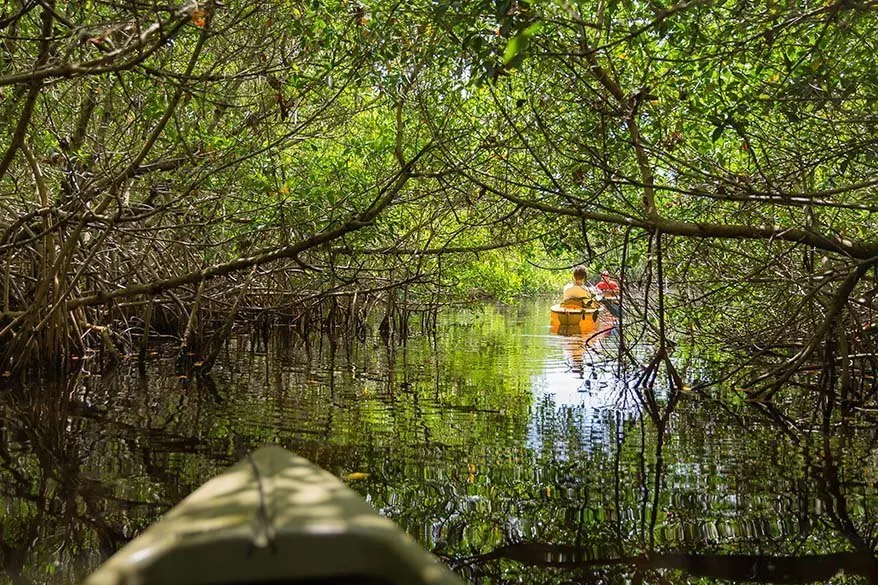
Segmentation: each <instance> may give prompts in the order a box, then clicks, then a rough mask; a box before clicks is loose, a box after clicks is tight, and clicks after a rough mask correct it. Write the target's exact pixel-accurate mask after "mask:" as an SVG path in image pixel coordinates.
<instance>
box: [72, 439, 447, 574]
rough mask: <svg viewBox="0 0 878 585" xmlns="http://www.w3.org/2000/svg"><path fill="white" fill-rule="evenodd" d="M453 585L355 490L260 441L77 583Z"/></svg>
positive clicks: (438, 566) (429, 557) (437, 564)
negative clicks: (255, 449)
mask: <svg viewBox="0 0 878 585" xmlns="http://www.w3.org/2000/svg"><path fill="white" fill-rule="evenodd" d="M129 583H137V584H138V585H150V584H153V583H163V584H166V585H213V584H218V583H223V584H229V585H232V584H237V585H243V584H244V583H247V584H268V583H271V584H272V585H293V584H296V585H306V584H307V585H319V584H329V583H332V584H333V585H342V584H353V583H361V584H369V585H404V584H405V585H408V584H412V585H418V584H423V585H427V584H429V585H461V581H460V580H459V579H458V578H457V577H456V576H455V575H454V574H453V573H452V572H451V571H450V570H449V569H448V568H446V567H445V566H444V565H442V564H441V563H440V562H439V560H438V559H436V558H435V557H434V556H433V555H431V554H429V553H428V552H426V551H425V550H424V549H422V548H421V547H420V546H419V545H418V544H417V543H416V542H415V541H414V540H413V539H412V538H411V537H409V536H408V535H407V534H406V533H405V532H403V531H402V530H401V529H400V528H399V527H398V526H396V525H395V524H394V523H393V522H392V521H390V520H388V519H387V518H383V517H381V516H379V515H378V514H377V513H376V512H375V511H374V510H373V509H372V508H371V507H370V506H369V504H368V503H366V501H365V500H363V499H362V498H361V497H360V496H359V494H357V493H356V492H354V491H353V490H351V489H350V488H348V487H347V486H346V485H344V484H343V483H342V482H341V481H340V480H339V479H337V478H336V477H335V476H333V475H332V474H330V473H329V472H327V471H325V470H323V469H321V468H319V467H317V466H316V465H313V464H312V463H311V462H309V461H308V460H306V459H304V458H302V457H298V456H296V455H293V454H292V453H290V452H288V451H286V450H284V449H282V448H280V447H277V446H268V447H263V448H261V449H259V450H257V451H255V452H254V453H253V454H252V455H250V456H248V457H247V458H246V459H244V460H243V461H241V462H240V463H238V464H237V465H235V466H234V467H232V468H230V469H229V470H228V471H226V472H225V473H223V474H222V475H220V476H218V477H215V478H214V479H211V480H210V481H208V482H207V483H205V484H204V485H202V486H201V487H200V488H198V489H197V490H196V491H195V492H193V493H192V494H191V495H190V496H189V497H187V498H186V499H184V500H183V501H182V502H181V503H180V504H179V505H177V506H176V507H174V508H173V509H172V510H171V511H170V512H168V513H167V514H166V515H165V516H164V517H163V518H161V519H160V520H158V521H157V522H156V523H154V524H153V525H151V526H150V527H149V528H147V529H146V530H145V531H144V532H143V534H141V535H140V536H138V537H137V538H135V539H134V540H133V541H131V542H130V543H128V545H126V546H125V547H123V548H122V549H121V550H120V551H119V552H118V553H116V554H115V555H114V556H113V557H111V558H110V559H109V560H108V561H107V562H106V563H104V564H103V565H102V566H101V567H100V568H99V569H98V570H97V571H96V572H95V573H93V574H92V575H91V576H90V577H89V578H88V579H87V580H86V582H85V585H122V584H129Z"/></svg>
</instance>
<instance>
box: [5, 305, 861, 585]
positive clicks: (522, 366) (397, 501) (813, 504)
mask: <svg viewBox="0 0 878 585" xmlns="http://www.w3.org/2000/svg"><path fill="white" fill-rule="evenodd" d="M547 306H548V305H547V304H546V303H541V302H534V303H532V304H528V305H524V306H521V307H517V308H513V309H502V310H495V309H493V308H487V309H485V310H484V311H460V312H456V313H451V312H449V313H448V314H447V315H445V317H444V321H443V323H442V324H441V328H440V334H439V335H437V336H435V337H432V336H431V337H418V336H414V335H412V336H410V337H409V339H408V344H407V345H406V346H388V345H385V344H384V343H382V342H381V340H380V339H367V340H366V341H365V342H363V343H343V342H341V343H336V342H330V341H328V340H326V339H313V340H309V343H308V345H307V347H305V346H303V345H302V342H301V341H300V340H298V341H297V339H298V338H296V337H293V336H285V335H283V334H281V333H282V332H278V334H277V335H274V336H272V337H271V338H270V339H268V340H264V339H261V338H258V339H257V338H250V337H246V336H239V337H236V338H234V339H233V340H232V342H231V343H230V345H229V348H228V350H227V352H226V353H225V354H224V355H222V356H220V358H219V360H218V362H217V364H216V366H215V368H214V372H213V375H212V377H211V378H204V379H198V378H197V377H192V378H189V377H186V376H181V375H179V374H178V373H176V372H175V370H174V360H173V354H170V355H169V356H168V357H167V358H164V357H162V356H156V357H155V358H154V360H153V362H152V363H151V364H150V367H149V368H147V375H146V377H140V376H138V375H137V372H136V369H134V368H132V370H131V371H127V370H125V369H124V368H123V369H120V370H118V371H116V372H113V373H111V374H107V375H104V376H97V375H84V374H83V375H80V376H77V377H74V378H71V379H69V380H68V381H67V382H66V383H65V384H64V385H62V386H42V387H39V388H35V387H30V388H13V389H6V390H4V391H3V392H0V490H2V496H3V502H4V509H3V515H2V517H0V561H2V567H3V571H2V576H0V583H6V582H9V583H16V584H18V583H43V582H46V583H74V582H78V581H80V580H81V579H82V577H83V576H84V575H85V574H87V573H88V572H89V571H90V570H91V569H93V568H94V567H95V566H96V565H97V564H99V563H100V562H101V561H102V560H103V559H104V558H106V557H107V556H108V555H109V554H110V553H112V552H113V551H115V550H117V549H118V548H119V547H120V546H121V545H122V544H123V543H124V542H126V541H127V540H129V539H130V538H132V537H133V536H134V535H135V534H137V533H139V532H140V531H142V530H143V529H144V528H145V527H146V526H147V525H149V524H150V523H151V522H152V521H154V520H155V519H156V518H157V517H158V516H159V515H160V514H161V513H163V512H164V511H165V510H167V509H168V508H169V507H171V506H172V505H174V504H175V503H177V502H178V501H179V500H180V499H182V498H183V497H184V496H185V495H187V494H188V493H190V492H191V491H192V490H194V489H195V488H196V487H197V486H198V485H200V484H201V483H203V482H204V481H206V480H207V479H209V478H210V477H212V476H214V475H216V473H217V472H218V471H220V470H221V469H223V468H225V467H226V466H227V465H229V464H231V463H232V462H234V461H236V460H238V459H239V458H241V457H242V456H244V455H245V454H246V453H248V452H249V451H251V450H253V449H254V448H256V447H258V446H260V445H262V444H265V443H277V444H280V445H283V446H285V447H287V448H289V449H291V450H293V451H295V452H297V453H299V454H301V455H303V456H305V457H307V458H309V459H311V460H312V461H314V462H315V463H317V464H319V465H321V466H322V467H324V468H326V469H328V470H329V471H331V472H332V473H334V474H336V475H338V476H340V477H342V478H345V479H346V481H348V482H349V483H350V485H351V486H352V487H354V488H355V489H356V490H357V491H359V492H360V493H361V494H362V495H363V496H364V497H365V498H366V499H367V501H369V502H370V504H371V505H372V506H373V507H374V508H375V509H377V510H379V511H380V512H381V513H382V514H384V515H386V516H389V517H391V518H392V519H394V520H395V521H396V522H397V523H398V524H400V525H401V526H402V527H403V528H405V529H406V530H407V531H408V532H409V533H410V534H412V535H413V536H414V537H415V538H416V539H417V540H418V541H419V542H420V543H421V544H422V545H423V546H424V547H425V548H427V549H428V550H431V551H433V552H435V553H436V554H438V555H439V556H440V557H442V558H443V559H444V560H445V561H446V562H447V563H448V564H449V565H451V566H452V567H453V568H455V569H456V570H457V571H458V572H459V573H460V574H461V575H462V576H464V577H465V578H466V579H468V580H469V581H470V582H473V583H518V582H527V583H570V582H587V583H591V582H595V583H597V582H606V583H628V582H635V583H636V582H641V583H646V582H650V583H652V582H656V583H689V582H704V583H712V582H717V581H721V582H729V581H731V582H759V583H814V582H819V583H822V582H838V583H842V582H845V583H846V582H851V581H850V579H854V581H853V582H865V583H876V582H878V572H876V560H875V552H874V551H875V546H876V538H878V518H876V516H875V514H874V510H875V509H876V508H875V503H876V499H878V495H876V491H878V485H876V482H878V456H876V450H875V449H874V446H875V439H876V432H875V430H876V429H875V424H874V420H870V419H869V416H870V415H869V413H867V412H866V413H864V414H863V415H862V416H860V417H859V418H857V417H840V416H838V413H837V411H836V407H835V404H834V403H833V402H832V401H828V400H819V399H814V398H810V397H803V398H801V399H800V400H799V401H791V402H790V403H789V404H784V405H783V409H782V410H781V408H780V407H778V408H773V407H770V406H767V405H764V404H758V403H739V404H734V403H729V402H728V401H724V402H721V401H719V400H717V399H716V398H715V397H712V396H709V395H706V394H695V393H690V392H687V391H685V389H684V387H683V386H682V385H679V384H675V383H674V373H675V370H673V368H671V367H669V366H668V364H664V362H663V361H662V358H661V356H659V358H658V359H656V357H655V356H656V355H659V354H658V352H657V351H656V348H648V347H639V348H623V347H620V336H619V334H618V331H617V330H616V329H615V328H614V326H613V323H612V321H607V322H603V323H601V324H598V325H597V326H596V328H595V329H594V330H593V331H592V332H588V333H583V334H578V335H573V336H562V335H555V334H553V333H552V331H551V330H550V326H549V323H548V322H547V319H546V314H547ZM622 351H626V352H635V354H636V355H635V357H637V358H638V360H639V363H641V364H643V365H641V366H630V365H624V364H623V362H621V361H620V360H619V359H618V357H619V355H620V354H621V353H622ZM625 363H630V362H627V361H626V362H625ZM663 364H664V365H663ZM841 573H844V576H841V575H840V574H841ZM836 575H839V576H836ZM846 579H847V580H846Z"/></svg>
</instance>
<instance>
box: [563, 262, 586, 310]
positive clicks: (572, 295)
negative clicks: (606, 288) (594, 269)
mask: <svg viewBox="0 0 878 585" xmlns="http://www.w3.org/2000/svg"><path fill="white" fill-rule="evenodd" d="M587 274H588V272H587V271H586V270H585V266H581V265H580V266H577V267H576V268H574V269H573V282H571V283H568V284H566V285H564V301H563V302H562V303H561V304H562V305H564V306H565V307H586V308H589V307H591V306H592V304H593V303H594V295H593V294H592V292H591V291H590V290H588V288H586V286H585V277H586V275H587Z"/></svg>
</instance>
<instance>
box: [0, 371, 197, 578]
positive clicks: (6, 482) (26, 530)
mask: <svg viewBox="0 0 878 585" xmlns="http://www.w3.org/2000/svg"><path fill="white" fill-rule="evenodd" d="M116 382H117V381H116V380H112V379H109V378H108V379H107V380H104V381H103V382H102V383H98V384H94V385H92V382H91V381H89V380H87V379H84V378H81V377H74V378H72V379H70V380H69V381H68V382H67V383H66V385H53V384H48V385H46V386H45V387H43V388H41V389H40V391H39V392H29V391H26V390H22V389H7V390H5V391H3V392H0V401H2V408H3V411H4V416H3V417H2V418H0V493H2V498H3V500H4V503H5V505H6V506H7V514H6V515H5V516H3V517H2V518H0V561H2V567H3V569H4V572H5V574H6V575H9V578H10V579H11V580H12V582H13V583H29V582H31V581H32V580H33V581H39V582H42V581H45V580H46V579H48V578H51V579H58V580H60V581H62V582H79V581H81V580H82V579H83V578H84V577H85V574H86V572H87V571H90V570H91V568H93V567H94V566H95V564H96V563H97V562H100V561H101V560H102V559H104V558H106V557H107V556H109V555H110V554H112V553H113V552H115V551H116V550H117V549H118V548H119V547H120V546H121V545H122V544H124V543H125V542H126V541H127V540H129V539H130V538H131V536H133V535H134V534H136V533H137V532H139V531H140V530H142V529H143V528H144V527H145V526H146V525H147V524H148V523H149V522H151V521H152V520H153V519H155V518H156V517H157V516H158V514H159V513H160V512H161V511H163V510H164V509H166V508H167V507H169V505H171V504H172V503H174V502H176V501H177V500H179V499H180V497H182V495H180V492H181V491H182V492H183V495H185V493H186V492H188V491H189V490H190V489H191V486H188V485H186V486H184V487H183V488H182V489H181V488H180V486H179V485H178V484H179V483H180V482H181V479H180V476H179V470H178V471H177V473H174V472H173V471H171V470H169V467H170V466H169V465H168V458H169V454H171V453H175V452H178V451H180V450H181V449H187V448H189V449H192V448H194V445H191V444H190V445H188V447H187V446H185V443H186V439H185V437H182V436H181V435H179V434H177V433H176V432H175V428H176V427H177V425H178V424H181V423H180V422H179V421H180V420H181V419H182V420H183V423H182V424H183V425H186V424H189V423H190V422H191V419H189V418H188V417H189V415H188V413H187V412H186V411H187V405H185V404H181V402H180V399H179V396H182V395H183V394H181V393H179V392H178V393H175V394H171V396H175V398H172V399H171V400H169V401H168V402H169V403H170V404H172V405H173V406H171V407H170V408H168V409H166V410H165V409H162V408H156V407H155V406H156V405H152V406H153V407H152V408H149V407H133V406H132V405H130V404H129V405H128V407H129V408H130V410H128V411H127V412H123V411H125V410H126V409H125V408H122V409H121V411H120V410H118V409H115V410H112V411H111V410H110V409H107V408H105V407H103V406H99V405H100V404H101V403H105V402H107V400H108V396H107V392H111V391H112V392H118V391H119V390H120V388H119V387H118V384H117V383H116ZM86 388H87V389H88V390H86ZM132 390H134V391H135V392H137V391H143V390H144V388H143V387H137V386H136V385H135V386H134V388H133V389H132ZM153 394H159V395H161V394H162V392H161V389H160V390H159V392H155V391H154V392H153ZM115 398H116V399H117V400H118V402H121V403H125V400H124V399H119V397H118V396H116V397H115ZM144 400H147V399H144ZM147 404H148V402H147ZM139 417H142V419H143V420H141V421H140V423H139V424H132V423H131V422H127V420H134V419H137V418H139ZM126 468H127V470H128V471H127V472H126ZM132 470H137V473H135V475H136V476H137V477H136V478H133V477H128V475H130V474H131V471H132ZM108 478H112V479H108ZM184 481H185V480H184ZM52 575H54V577H51V576H52ZM0 582H2V581H0Z"/></svg>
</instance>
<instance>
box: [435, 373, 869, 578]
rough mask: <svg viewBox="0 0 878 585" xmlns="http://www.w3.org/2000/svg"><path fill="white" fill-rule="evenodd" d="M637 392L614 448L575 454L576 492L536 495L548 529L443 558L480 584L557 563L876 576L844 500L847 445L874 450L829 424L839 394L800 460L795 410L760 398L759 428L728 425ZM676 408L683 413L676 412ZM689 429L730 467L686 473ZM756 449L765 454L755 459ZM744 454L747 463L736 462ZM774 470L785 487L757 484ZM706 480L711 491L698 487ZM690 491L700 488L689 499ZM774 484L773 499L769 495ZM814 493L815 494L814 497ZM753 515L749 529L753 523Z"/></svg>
mask: <svg viewBox="0 0 878 585" xmlns="http://www.w3.org/2000/svg"><path fill="white" fill-rule="evenodd" d="M638 395H639V398H640V403H641V405H642V411H643V412H642V414H641V416H640V418H639V419H638V420H636V421H628V422H621V423H620V425H619V426H618V428H617V429H616V433H615V437H616V440H615V441H613V442H612V445H611V446H610V448H611V449H612V453H611V454H609V455H606V454H604V453H602V452H601V451H597V452H595V451H592V452H586V453H582V454H580V456H581V457H582V459H581V460H580V461H578V462H577V463H576V464H575V465H574V466H573V473H574V474H576V475H577V476H578V477H579V481H578V483H576V484H575V486H574V488H573V489H572V492H571V495H570V496H569V497H568V498H566V499H562V500H561V501H558V500H551V499H549V500H547V501H544V502H541V503H537V504H535V505H534V506H533V509H531V510H530V513H532V514H533V517H532V521H533V523H539V524H542V526H543V527H542V528H541V529H539V530H535V531H531V533H530V534H526V535H524V536H522V535H520V534H519V535H512V536H511V537H507V538H505V539H504V540H503V541H502V542H501V543H499V544H497V545H494V546H489V547H482V548H478V547H475V548H471V549H470V550H469V551H468V552H467V551H466V549H465V548H463V547H459V548H458V549H457V550H456V551H447V552H446V555H445V556H446V558H447V559H448V560H449V562H450V563H451V564H453V565H456V566H457V567H458V568H459V569H460V571H461V572H462V573H464V574H466V575H467V576H469V577H470V578H472V579H473V581H474V582H481V581H482V580H483V579H489V580H492V581H491V582H494V581H493V580H496V582H512V581H514V580H515V578H523V579H525V580H528V579H533V578H535V576H536V575H542V576H545V575H546V574H547V573H545V571H550V574H557V575H564V577H563V578H565V579H569V578H573V579H574V580H576V579H581V580H582V581H583V582H592V581H593V580H595V579H598V580H600V579H603V580H606V581H607V582H630V580H631V579H633V580H634V581H635V582H656V583H662V582H666V583H672V582H673V583H677V582H681V583H682V582H688V579H689V578H692V577H701V578H710V579H723V580H730V581H748V582H761V583H815V582H827V581H829V580H831V579H832V578H833V577H834V576H835V575H836V574H838V573H844V574H847V575H855V576H859V577H861V578H865V580H866V581H867V582H869V583H878V563H876V556H875V546H876V540H875V538H876V534H875V527H876V525H875V524H874V521H873V520H870V518H869V515H868V512H867V510H868V506H866V505H860V503H859V501H858V502H857V503H856V504H854V505H853V506H852V505H851V502H850V498H851V496H856V495H861V494H858V492H857V491H856V489H857V488H856V485H857V480H856V475H857V473H858V472H859V469H860V467H859V466H857V465H856V463H853V464H847V465H845V463H846V462H847V461H846V460H845V459H844V458H842V457H840V455H839V454H843V453H849V452H853V453H857V452H863V449H864V448H867V447H866V446H864V445H862V444H857V443H856V442H855V440H854V438H853V437H852V436H851V435H850V434H846V431H845V429H843V428H842V429H839V428H838V425H837V424H835V422H834V423H833V424H827V423H826V421H827V420H830V419H832V420H833V421H835V420H836V419H833V418H832V417H833V415H832V413H831V412H830V413H828V414H827V411H828V410H831V409H832V408H833V406H832V405H833V403H832V402H831V401H826V402H825V403H824V410H823V412H822V416H823V424H822V425H820V426H821V427H822V428H821V431H820V437H819V440H818V441H817V443H816V446H814V447H813V448H812V447H810V446H809V447H808V448H807V449H806V451H805V461H804V462H802V464H801V466H800V465H798V464H797V463H796V461H797V460H796V459H795V454H796V453H800V452H801V449H802V448H803V446H805V445H811V444H812V442H813V441H812V437H810V436H808V435H806V434H804V433H803V432H802V431H799V430H797V429H798V428H799V427H800V426H801V425H796V424H792V425H791V424H790V420H789V416H785V417H783V416H780V417H779V416H778V413H776V412H775V413H774V414H773V415H772V414H769V413H770V412H771V410H772V409H771V407H767V406H766V405H764V404H759V405H754V406H756V407H757V408H758V409H759V410H758V412H759V413H760V414H759V415H758V416H759V418H758V419H755V420H750V421H748V422H747V423H746V424H747V425H751V426H754V427H755V430H754V429H748V428H747V426H746V425H741V426H740V427H738V426H734V427H733V428H729V427H728V423H727V422H723V421H711V420H710V415H709V414H708V413H704V412H703V411H702V412H700V413H698V415H697V416H695V417H694V422H692V423H691V424H690V421H689V418H690V417H692V416H693V413H692V412H689V411H690V410H692V409H703V408H704V407H705V406H709V404H703V403H701V402H696V401H695V400H694V399H692V400H679V399H675V398H674V397H673V396H671V397H669V398H666V399H663V400H660V399H657V398H656V395H655V393H653V392H651V389H650V387H649V386H648V385H643V384H642V383H641V386H640V387H639V389H638ZM680 405H683V412H676V410H678V409H679V407H680ZM754 412H757V411H754ZM736 417H737V415H736ZM738 418H739V417H738ZM836 422H837V421H836ZM766 423H767V424H766ZM780 425H782V426H780ZM691 433H703V434H704V435H706V436H707V437H709V439H710V440H709V441H708V439H707V438H705V439H703V442H704V445H705V448H710V447H712V446H713V444H716V443H719V444H722V445H724V446H725V447H726V449H727V451H724V452H723V455H725V456H729V455H731V456H732V460H731V461H729V463H728V465H729V467H727V468H725V469H724V468H723V467H722V463H721V462H720V463H719V465H720V466H719V467H711V468H709V469H707V470H706V473H704V472H702V471H699V470H698V469H687V467H686V466H687V465H689V464H687V463H686V459H687V457H686V451H685V449H686V447H685V445H686V444H695V445H697V444H698V443H699V439H698V438H697V437H693V436H692V435H691ZM678 434H682V435H684V436H683V437H680V436H677V435H678ZM791 434H793V435H794V437H793V438H791ZM638 435H639V436H638ZM767 437H773V439H767ZM766 441H775V444H776V447H775V448H776V449H778V453H777V455H776V457H777V460H776V461H772V460H771V457H774V456H773V455H771V451H772V447H771V443H766ZM668 445H673V449H672V450H671V451H670V455H667V454H666V453H665V451H666V450H667V447H668ZM754 448H755V452H754ZM754 456H755V457H757V458H758V457H760V456H761V457H764V458H766V459H763V460H762V461H759V460H758V459H756V460H754ZM694 459H695V460H699V457H697V456H696V457H694ZM739 460H740V461H749V462H751V463H750V465H749V466H748V467H743V468H738V467H737V466H735V463H736V462H737V461H739ZM790 464H792V466H790ZM778 470H783V476H784V477H783V478H775V480H779V482H780V483H772V484H768V485H765V484H763V485H762V488H763V490H764V491H763V492H762V494H764V495H763V496H762V497H760V492H759V491H758V488H759V485H760V482H764V481H765V479H768V478H769V477H771V476H772V475H774V474H777V471H778ZM717 473H718V475H715V474H717ZM590 474H597V477H596V476H595V475H590ZM800 474H805V475H804V477H802V476H801V475H800ZM729 475H730V477H728V476H729ZM760 478H761V479H760ZM681 481H683V482H684V483H682V484H681V483H680V482H681ZM702 481H703V482H706V483H704V484H701V483H700V482H702ZM716 481H719V482H720V483H719V484H718V485H717V484H715V483H714V482H716ZM731 481H735V482H736V483H739V484H741V485H735V484H732V483H728V482H731ZM722 482H727V483H726V484H724V483H722ZM699 485H703V489H705V490H706V491H704V492H700V491H699V490H700V489H701V488H699V487H698V486H699ZM686 490H692V491H691V493H688V495H687V491H686ZM778 490H779V491H778ZM800 490H803V491H804V493H803V494H801V497H799V496H800ZM769 491H770V492H771V494H773V496H771V497H768V494H769ZM713 493H716V494H719V495H720V496H723V497H725V498H726V503H725V506H726V508H720V509H717V510H712V509H711V508H710V506H711V505H716V504H720V505H721V506H722V505H723V500H722V499H712V498H714V496H713V495H712V494H713ZM809 493H810V494H814V495H815V496H816V497H817V498H818V499H819V501H820V503H819V504H818V505H817V506H816V507H815V505H814V500H813V498H809V497H808V494H809ZM595 496H597V497H595ZM788 496H792V497H788ZM864 497H865V496H864ZM729 498H731V499H729ZM729 502H730V503H729ZM702 506H708V507H707V508H706V509H705V508H702ZM751 506H753V507H751ZM601 509H602V510H603V511H604V514H603V515H601V514H600V513H599V511H600V510H601ZM562 510H566V511H567V512H568V514H567V516H566V517H565V516H564V515H563V514H561V513H559V512H560V511H562ZM797 517H798V525H796V526H793V525H789V526H793V527H792V528H787V526H788V525H786V524H781V527H780V533H779V534H775V533H771V532H769V533H763V534H762V536H761V537H757V539H756V540H755V541H753V542H748V540H747V539H748V538H750V537H749V536H748V535H749V534H751V533H752V531H753V530H756V531H757V532H760V533H761V532H762V531H763V530H765V529H766V528H769V527H770V524H771V523H772V522H783V521H785V520H787V519H793V518H797ZM470 520H471V521H472V520H473V518H471V519H470ZM692 522H695V523H696V524H695V526H692V524H691V523H692ZM699 525H702V526H704V530H703V531H702V530H700V529H699V528H698V526H699ZM751 525H752V526H754V528H748V526H751ZM735 526H738V531H739V532H736V531H735V530H734V527H735ZM730 527H731V528H732V529H733V530H732V532H731V533H729V532H728V530H727V529H728V528H730ZM718 528H719V530H718ZM674 534H678V535H679V536H676V537H675V536H674ZM669 570H670V571H672V572H670V573H669V572H668V571H669ZM674 571H678V572H679V573H675V572H674ZM551 572H554V573H551ZM674 575H678V577H679V579H678V577H675V576H674ZM687 576H688V577H687ZM559 578H561V577H559Z"/></svg>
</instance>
